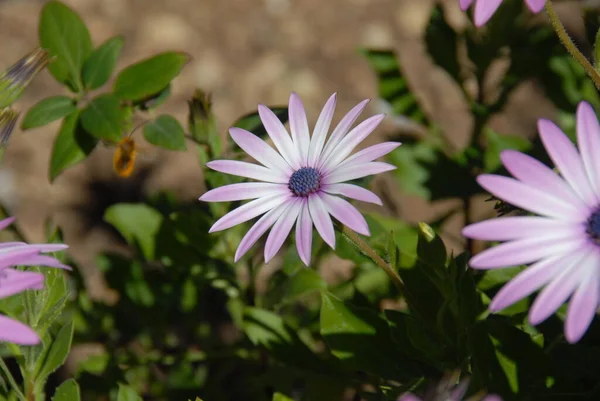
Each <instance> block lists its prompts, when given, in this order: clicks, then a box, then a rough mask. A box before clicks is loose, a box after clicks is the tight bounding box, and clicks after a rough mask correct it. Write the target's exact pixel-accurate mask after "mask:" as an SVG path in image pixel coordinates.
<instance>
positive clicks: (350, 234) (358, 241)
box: [341, 225, 404, 294]
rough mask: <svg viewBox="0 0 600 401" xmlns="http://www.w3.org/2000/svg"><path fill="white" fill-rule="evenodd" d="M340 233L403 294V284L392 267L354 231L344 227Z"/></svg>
mask: <svg viewBox="0 0 600 401" xmlns="http://www.w3.org/2000/svg"><path fill="white" fill-rule="evenodd" d="M341 232H342V234H344V235H345V236H346V237H347V238H348V239H350V241H352V242H353V243H354V244H355V245H356V246H357V247H358V248H359V249H360V250H361V252H363V253H364V254H365V255H367V256H368V257H369V259H371V260H372V261H373V262H375V264H377V266H379V267H381V268H382V269H383V271H384V272H385V273H386V274H387V275H388V276H389V278H390V279H391V280H392V282H393V283H394V285H395V286H396V288H398V290H399V291H400V293H401V294H402V293H404V283H403V282H402V279H401V278H400V276H399V275H398V273H396V272H395V271H394V269H392V267H391V266H390V265H389V263H387V262H386V261H385V260H383V258H382V257H381V256H379V254H378V253H377V252H375V250H374V249H373V248H371V245H369V244H368V243H367V242H366V241H364V240H363V239H362V238H360V237H359V236H358V234H356V233H355V232H354V231H352V230H351V229H349V228H348V227H346V226H343V225H342V226H341Z"/></svg>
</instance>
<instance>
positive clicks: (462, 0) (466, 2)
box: [460, 0, 473, 11]
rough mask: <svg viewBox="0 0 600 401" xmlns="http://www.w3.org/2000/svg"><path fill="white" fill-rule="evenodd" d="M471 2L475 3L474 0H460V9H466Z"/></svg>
mask: <svg viewBox="0 0 600 401" xmlns="http://www.w3.org/2000/svg"><path fill="white" fill-rule="evenodd" d="M471 4H473V0H460V9H461V10H462V11H466V10H467V8H469V6H470V5H471Z"/></svg>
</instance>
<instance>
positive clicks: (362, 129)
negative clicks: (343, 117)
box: [321, 114, 385, 174]
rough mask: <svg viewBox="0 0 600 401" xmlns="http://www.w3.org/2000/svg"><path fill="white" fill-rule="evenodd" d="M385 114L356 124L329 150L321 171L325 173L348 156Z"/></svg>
mask: <svg viewBox="0 0 600 401" xmlns="http://www.w3.org/2000/svg"><path fill="white" fill-rule="evenodd" d="M384 117H385V114H377V115H375V116H372V117H369V118H367V119H366V120H365V121H363V122H362V123H360V124H358V125H357V126H356V127H354V129H353V130H352V131H350V132H349V133H348V135H346V136H345V137H344V138H343V139H342V140H341V141H340V143H339V144H338V145H337V146H336V147H335V149H334V150H333V151H332V152H331V154H330V155H329V157H328V159H327V160H326V161H325V163H323V164H322V167H321V168H322V171H323V172H324V173H325V174H327V173H328V172H329V171H331V170H333V169H334V168H335V167H336V166H337V165H339V164H340V163H341V162H342V161H343V160H344V159H345V158H346V156H348V155H349V154H350V153H352V151H353V150H354V148H356V147H357V146H358V145H359V144H360V143H361V142H362V141H364V140H365V138H367V137H368V136H369V135H370V134H371V133H372V132H373V131H374V130H375V128H377V126H378V125H379V124H380V123H381V122H382V121H383V119H384Z"/></svg>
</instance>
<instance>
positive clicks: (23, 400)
mask: <svg viewBox="0 0 600 401" xmlns="http://www.w3.org/2000/svg"><path fill="white" fill-rule="evenodd" d="M0 369H2V371H3V372H4V375H5V376H6V378H7V379H8V382H9V383H10V386H11V387H12V389H13V390H14V391H15V393H17V397H19V400H21V401H27V398H26V397H25V394H23V392H22V391H21V389H20V388H19V385H18V384H17V381H16V380H15V378H14V377H13V375H12V373H10V369H8V366H6V363H5V362H4V359H2V358H0Z"/></svg>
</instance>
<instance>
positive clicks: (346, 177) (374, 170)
mask: <svg viewBox="0 0 600 401" xmlns="http://www.w3.org/2000/svg"><path fill="white" fill-rule="evenodd" d="M395 169H396V166H393V165H391V164H388V163H383V162H370V163H365V164H359V165H352V166H348V167H341V168H338V169H335V170H334V171H333V172H331V173H330V174H329V175H326V176H325V177H323V180H322V181H321V183H322V184H324V185H328V184H337V183H340V182H344V181H350V180H356V179H357V178H362V177H366V176H368V175H374V174H379V173H383V172H385V171H391V170H395Z"/></svg>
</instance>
